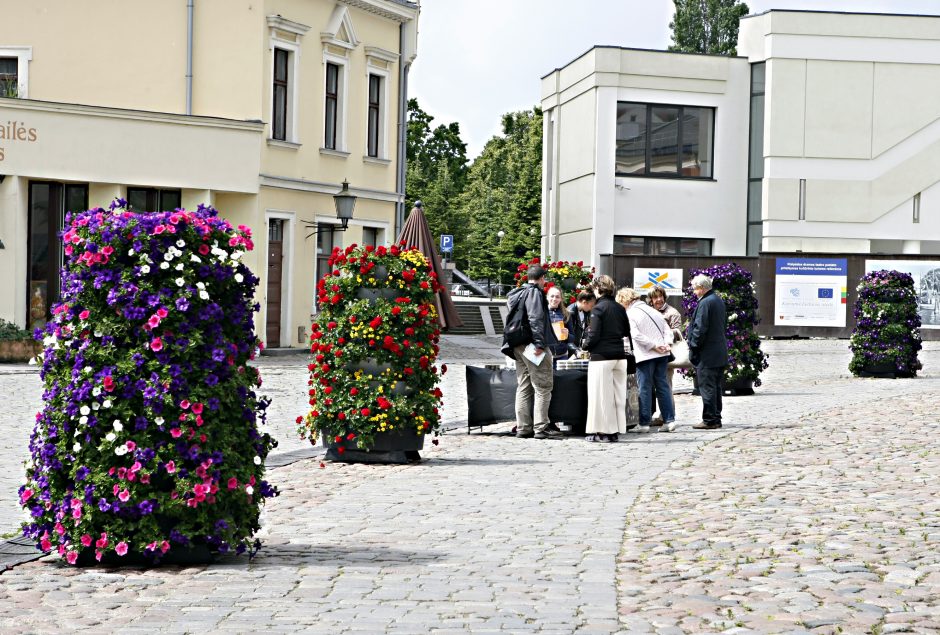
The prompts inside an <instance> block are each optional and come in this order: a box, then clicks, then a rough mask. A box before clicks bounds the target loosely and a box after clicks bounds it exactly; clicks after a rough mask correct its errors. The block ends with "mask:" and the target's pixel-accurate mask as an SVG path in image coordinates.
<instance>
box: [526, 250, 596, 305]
mask: <svg viewBox="0 0 940 635" xmlns="http://www.w3.org/2000/svg"><path fill="white" fill-rule="evenodd" d="M532 265H542V268H543V269H545V272H546V273H545V289H544V291H545V292H548V290H549V289H550V288H552V287H555V286H557V287H559V288H561V289H562V291H567V292H568V297H567V298H566V299H565V302H566V304H572V303H573V302H575V300H577V298H578V291H579V290H580V289H582V288H584V287H587V286H589V285H590V284H591V281H593V280H594V272H595V269H594V267H591V268H590V269H586V268H585V266H584V263H583V262H582V261H578V262H570V261H568V260H557V261H555V262H550V261H546V262H541V261H540V260H539V259H538V258H533V259H532V260H529V261H528V262H523V263H521V264H520V265H519V266H518V267H516V273H515V280H516V286H517V287H521V286H522V285H524V284H525V283H526V282H527V278H526V272H527V271H528V269H529V267H531V266H532Z"/></svg>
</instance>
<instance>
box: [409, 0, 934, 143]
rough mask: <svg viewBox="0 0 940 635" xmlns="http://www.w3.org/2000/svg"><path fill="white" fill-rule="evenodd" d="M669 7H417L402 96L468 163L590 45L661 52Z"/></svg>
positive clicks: (884, 3) (882, 6)
mask: <svg viewBox="0 0 940 635" xmlns="http://www.w3.org/2000/svg"><path fill="white" fill-rule="evenodd" d="M747 5H748V7H749V8H750V10H751V13H761V12H763V11H766V10H768V9H813V10H822V11H855V12H875V13H918V14H926V15H940V0H749V1H748V2H747ZM672 13H673V4H672V0H421V17H420V18H419V21H418V29H419V33H418V57H417V59H416V60H415V63H414V66H412V69H411V74H410V76H409V77H410V79H409V94H410V96H411V97H416V98H417V99H418V102H419V103H420V105H421V107H422V108H423V109H424V110H425V111H427V112H428V113H429V114H430V115H431V116H433V117H434V122H433V124H434V125H435V126H436V125H439V124H446V123H450V122H451V121H457V122H459V123H460V131H461V136H462V138H463V140H464V141H465V142H466V143H467V146H468V147H467V152H468V155H469V156H470V158H473V157H475V156H476V155H477V154H479V153H480V151H481V150H482V149H483V144H485V143H486V141H487V140H488V139H489V138H490V137H492V136H493V135H496V134H500V132H501V130H500V116H501V115H502V114H503V113H506V112H510V111H514V110H526V109H529V108H531V107H532V106H535V105H537V104H538V101H539V78H541V77H542V76H543V75H547V74H548V73H550V72H551V71H553V70H554V69H556V68H559V67H561V66H564V65H566V64H567V63H568V62H570V61H571V60H573V59H574V58H575V57H577V56H579V55H580V54H582V53H584V52H585V51H587V50H588V49H590V48H591V47H593V46H595V45H598V44H600V45H610V46H627V47H633V48H651V49H665V48H666V47H668V46H669V43H670V31H669V21H670V20H671V19H672Z"/></svg>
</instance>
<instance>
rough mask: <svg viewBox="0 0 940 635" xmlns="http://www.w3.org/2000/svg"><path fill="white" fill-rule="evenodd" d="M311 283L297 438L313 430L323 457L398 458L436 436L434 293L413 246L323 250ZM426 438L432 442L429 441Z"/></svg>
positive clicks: (434, 285)
mask: <svg viewBox="0 0 940 635" xmlns="http://www.w3.org/2000/svg"><path fill="white" fill-rule="evenodd" d="M329 266H330V268H331V270H330V271H329V272H328V273H327V274H326V275H324V276H323V278H321V279H320V281H319V282H318V283H317V302H318V304H319V307H320V313H319V315H317V320H316V322H314V323H313V325H312V333H311V345H310V352H311V354H313V356H314V360H313V363H311V364H310V366H309V369H310V382H309V383H310V406H311V409H310V412H309V413H307V415H306V416H305V417H298V426H299V432H300V434H301V436H302V437H306V438H309V440H310V442H311V443H316V441H317V438H318V436H320V435H322V436H323V440H324V443H325V444H326V445H327V446H328V448H329V449H328V452H327V458H329V459H332V460H339V461H364V462H365V461H367V462H406V461H410V460H415V459H418V458H420V456H419V455H418V454H417V451H418V450H420V449H421V448H422V447H423V445H424V439H425V437H426V436H427V435H428V434H434V435H436V434H437V431H438V428H439V423H440V412H439V409H438V406H439V404H440V400H441V390H440V388H438V387H437V383H438V380H439V378H440V375H443V373H445V372H446V371H447V367H446V365H444V366H441V368H440V375H439V374H438V373H439V371H438V367H437V364H436V360H437V355H438V352H439V351H440V349H439V347H438V341H439V339H440V329H439V326H438V319H437V312H436V310H435V307H434V294H435V293H437V292H438V291H440V290H441V287H440V285H439V284H438V281H437V277H436V275H435V274H434V272H433V271H432V270H431V267H430V264H429V263H428V261H427V259H426V258H425V256H424V254H422V253H421V252H420V251H419V250H418V249H416V248H410V249H406V248H404V245H393V246H392V247H390V248H386V247H377V248H373V247H372V246H366V247H357V246H356V245H351V246H349V247H347V248H346V249H345V250H340V249H339V248H338V247H337V248H336V249H334V250H333V253H332V255H331V257H330V260H329ZM435 443H436V440H435Z"/></svg>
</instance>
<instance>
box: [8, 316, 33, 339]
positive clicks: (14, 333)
mask: <svg viewBox="0 0 940 635" xmlns="http://www.w3.org/2000/svg"><path fill="white" fill-rule="evenodd" d="M32 337H33V336H32V334H31V333H30V332H29V331H27V330H26V329H21V328H20V327H18V326H17V325H16V324H13V323H12V322H7V321H6V320H4V319H3V318H0V341H2V340H28V339H32Z"/></svg>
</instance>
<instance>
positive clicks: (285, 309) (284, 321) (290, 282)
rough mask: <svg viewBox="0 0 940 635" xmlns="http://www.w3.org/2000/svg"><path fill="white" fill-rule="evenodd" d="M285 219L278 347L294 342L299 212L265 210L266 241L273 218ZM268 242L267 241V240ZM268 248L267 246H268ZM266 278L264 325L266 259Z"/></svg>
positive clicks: (265, 318) (264, 319) (263, 321)
mask: <svg viewBox="0 0 940 635" xmlns="http://www.w3.org/2000/svg"><path fill="white" fill-rule="evenodd" d="M272 219H276V220H283V221H284V236H283V239H282V240H281V243H282V244H283V245H284V251H283V256H284V266H283V267H281V294H282V295H281V341H280V342H278V343H277V346H278V347H281V346H284V345H285V344H284V342H287V344H286V345H287V346H291V345H292V343H293V338H292V337H291V334H290V319H291V315H292V312H293V300H294V275H293V264H294V236H295V235H296V230H297V214H296V213H295V212H291V211H287V210H279V209H266V210H264V232H265V234H264V235H265V241H267V235H268V233H267V232H268V227H269V226H270V224H271V220H272ZM265 244H267V242H265ZM266 249H267V248H266ZM264 280H265V287H264V289H265V291H264V293H265V295H264V318H263V320H262V322H261V325H262V327H263V326H264V324H265V323H266V322H267V319H268V295H267V293H268V291H267V280H268V269H267V261H265V270H264ZM268 346H271V343H270V342H268Z"/></svg>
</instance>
